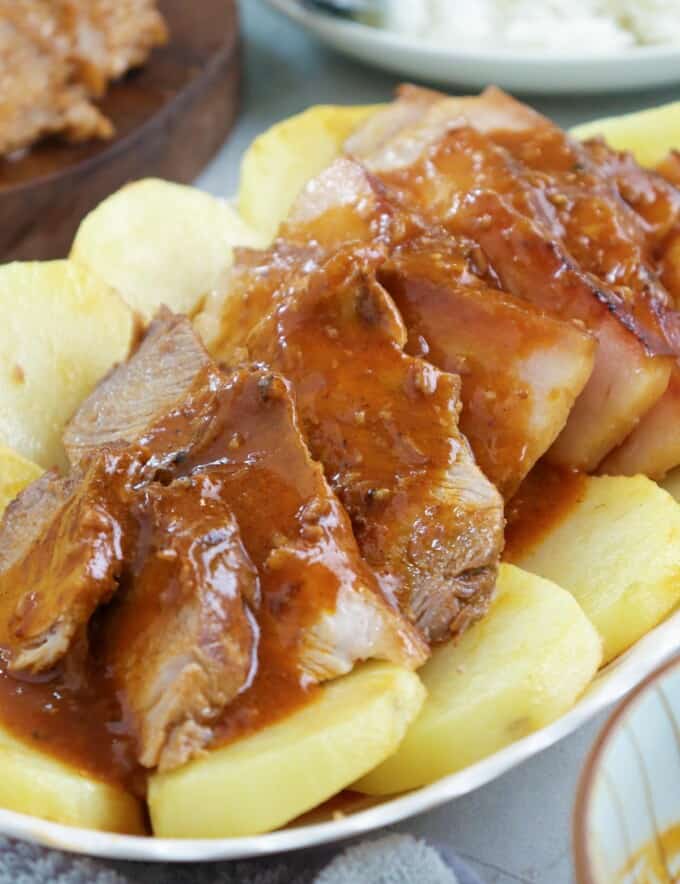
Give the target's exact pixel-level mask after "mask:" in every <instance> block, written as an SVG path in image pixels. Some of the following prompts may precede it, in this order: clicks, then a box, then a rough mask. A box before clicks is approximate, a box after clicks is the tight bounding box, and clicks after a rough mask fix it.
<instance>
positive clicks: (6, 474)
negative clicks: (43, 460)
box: [0, 445, 42, 517]
mask: <svg viewBox="0 0 680 884" xmlns="http://www.w3.org/2000/svg"><path fill="white" fill-rule="evenodd" d="M41 474H42V470H41V469H40V467H39V466H38V465H37V464H35V463H33V462H32V461H30V460H26V458H25V457H22V456H21V455H20V454H17V453H16V451H12V449H11V448H6V447H4V446H2V445H0V517H1V516H2V514H3V513H4V512H5V510H6V509H7V505H8V504H9V503H11V502H12V501H13V500H14V498H15V497H16V496H17V494H18V493H19V492H20V491H22V490H23V489H24V488H25V487H26V486H27V485H30V484H31V482H33V481H35V479H37V478H39V476H40V475H41Z"/></svg>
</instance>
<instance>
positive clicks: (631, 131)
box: [571, 101, 680, 167]
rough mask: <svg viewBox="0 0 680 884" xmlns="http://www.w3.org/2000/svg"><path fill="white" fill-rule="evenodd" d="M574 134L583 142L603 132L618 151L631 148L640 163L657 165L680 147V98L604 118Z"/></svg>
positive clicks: (578, 129) (584, 126) (573, 130)
mask: <svg viewBox="0 0 680 884" xmlns="http://www.w3.org/2000/svg"><path fill="white" fill-rule="evenodd" d="M571 134H572V135H573V136H574V137H575V138H579V139H580V140H581V141H585V140H586V139H587V138H595V137H596V136H598V135H601V136H602V137H603V138H605V139H606V141H607V142H608V143H609V144H610V145H611V146H612V147H614V148H616V149H617V150H629V151H631V153H632V154H633V156H634V157H635V159H636V160H637V161H638V163H640V165H641V166H650V167H651V166H656V165H657V164H658V163H660V162H661V160H662V159H663V158H664V157H665V156H666V154H667V153H668V152H669V151H670V150H674V149H675V148H677V147H680V101H674V102H673V103H672V104H663V105H661V106H660V107H653V108H649V109H648V110H643V111H638V112H637V113H634V114H623V115H621V116H618V117H605V118H604V119H602V120H593V121H592V122H590V123H584V124H583V125H581V126H575V127H574V128H573V129H572V130H571Z"/></svg>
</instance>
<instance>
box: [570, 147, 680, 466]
mask: <svg viewBox="0 0 680 884" xmlns="http://www.w3.org/2000/svg"><path fill="white" fill-rule="evenodd" d="M584 150H586V151H587V153H588V156H589V158H590V160H591V162H593V163H594V164H595V165H596V167H597V168H598V170H599V171H600V174H602V175H603V176H605V177H606V178H607V179H608V180H610V181H613V182H615V184H616V186H617V188H618V190H619V193H620V194H621V197H622V198H623V199H624V200H625V201H626V202H627V203H628V205H630V206H631V208H633V209H634V210H635V212H636V213H637V214H638V215H639V217H640V218H641V219H642V222H643V224H644V230H645V234H646V241H647V246H648V251H649V254H650V258H651V260H652V261H653V262H654V264H655V265H656V269H657V271H658V272H659V273H660V274H661V279H662V281H663V283H664V285H665V286H666V288H667V289H668V291H669V292H670V295H671V296H672V298H673V300H674V304H675V306H676V308H678V307H680V190H678V187H677V185H678V184H680V164H679V163H678V160H677V157H676V156H675V155H674V154H671V156H670V157H668V158H667V159H666V160H665V161H664V162H663V163H662V164H661V166H660V167H659V170H658V172H655V171H653V170H649V169H643V168H642V167H640V166H639V165H638V164H637V163H636V162H635V160H634V159H633V157H632V156H631V155H630V154H628V153H624V152H619V151H614V150H612V149H611V148H610V147H608V146H607V145H606V144H605V143H604V142H603V141H601V140H599V139H597V140H593V141H590V142H587V143H586V144H585V145H584ZM659 173H661V174H659ZM671 333H672V334H673V337H674V340H676V341H677V339H678V335H677V329H672V330H671ZM678 464H680V364H679V363H678V362H677V361H676V363H675V364H674V366H673V370H672V373H671V378H670V382H669V384H668V387H667V389H666V392H665V393H664V395H663V396H662V397H661V399H659V401H658V402H656V403H655V405H654V406H653V407H652V408H651V409H650V410H649V411H648V412H647V413H646V414H645V416H644V418H643V419H642V420H641V421H640V423H639V424H638V426H637V427H636V428H635V429H634V430H633V432H632V433H631V434H630V435H629V436H628V437H627V438H626V440H625V441H624V442H623V443H622V444H621V445H620V446H619V447H618V448H616V449H615V450H614V451H612V452H611V453H610V454H609V456H608V457H607V458H605V460H604V461H603V462H602V463H601V464H600V472H602V473H610V474H614V475H616V474H620V473H623V474H626V475H635V474H636V473H645V474H646V475H648V476H651V477H652V478H655V479H661V478H663V476H664V475H665V474H666V473H667V472H668V471H669V470H672V469H673V468H674V467H676V466H677V465H678Z"/></svg>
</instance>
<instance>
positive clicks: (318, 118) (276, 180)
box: [238, 104, 380, 242]
mask: <svg viewBox="0 0 680 884" xmlns="http://www.w3.org/2000/svg"><path fill="white" fill-rule="evenodd" d="M379 108H380V105H365V106H357V107H342V106H340V105H323V104H322V105H316V106H315V107H310V108H309V109H308V110H306V111H304V112H303V113H301V114H297V115H296V116H294V117H289V118H288V119H286V120H283V121H282V122H280V123H277V124H276V125H275V126H272V127H271V128H270V129H267V131H266V132H263V133H262V135H260V136H258V137H257V138H256V139H255V140H254V141H253V143H252V144H251V145H250V147H249V148H248V150H247V151H246V153H245V154H244V156H243V160H242V161H241V180H240V184H239V193H238V208H239V212H240V213H241V217H242V218H243V219H244V220H245V221H246V223H248V224H250V226H251V227H252V228H254V229H255V230H257V231H259V232H260V233H262V234H263V235H264V236H265V238H266V239H267V241H268V242H269V241H271V240H272V239H273V237H274V235H275V234H276V231H277V229H278V227H279V224H280V223H281V221H283V219H284V218H285V217H286V216H287V215H288V210H289V209H290V207H291V206H292V205H293V201H294V200H295V197H296V196H297V195H298V193H299V192H300V190H301V189H302V187H303V185H305V184H306V183H307V181H309V179H310V178H314V176H315V175H318V174H319V172H321V171H322V170H323V169H325V168H326V166H327V165H328V164H329V163H330V162H332V160H334V159H335V157H336V156H337V155H338V154H339V153H340V150H341V148H342V145H343V144H344V142H345V141H346V140H347V138H348V137H349V135H350V134H351V133H352V132H353V131H354V130H355V129H356V128H357V126H359V125H360V124H361V123H363V121H364V120H365V119H366V118H367V117H369V116H370V115H371V114H373V113H375V112H376V110H378V109H379Z"/></svg>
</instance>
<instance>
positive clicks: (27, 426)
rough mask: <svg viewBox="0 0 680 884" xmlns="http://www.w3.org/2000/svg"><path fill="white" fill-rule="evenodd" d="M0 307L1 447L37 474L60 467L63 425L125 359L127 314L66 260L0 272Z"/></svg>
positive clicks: (130, 333) (129, 336) (129, 330)
mask: <svg viewBox="0 0 680 884" xmlns="http://www.w3.org/2000/svg"><path fill="white" fill-rule="evenodd" d="M0 307H1V308H2V313H3V316H4V320H3V322H2V326H1V327H0V366H1V368H0V443H4V444H5V445H8V446H9V447H11V448H13V449H14V450H15V451H16V452H18V453H19V454H21V455H23V456H24V457H27V458H29V459H30V460H33V461H35V462H36V463H38V464H40V466H43V467H51V466H53V465H55V464H64V463H65V454H64V449H63V446H62V443H61V434H62V431H63V429H64V425H65V423H66V421H67V420H68V419H69V418H70V417H71V415H72V414H73V412H74V411H75V409H76V408H77V406H78V405H79V404H80V402H81V401H82V399H84V398H85V396H86V395H87V394H88V393H89V392H90V390H91V389H92V388H93V387H94V385H95V384H96V383H97V381H99V379H100V378H101V377H102V375H104V374H105V373H106V372H107V371H108V370H109V369H110V368H111V366H112V365H113V364H114V363H115V362H118V361H119V360H121V359H125V357H126V356H127V353H128V350H129V348H130V344H131V342H132V340H133V337H134V332H135V322H134V317H133V314H132V312H131V311H130V309H129V308H128V307H127V306H126V305H125V304H124V303H123V301H121V299H120V298H119V297H118V295H117V294H116V293H115V292H114V291H112V290H111V289H110V288H109V287H108V286H107V285H106V284H105V283H104V282H102V281H101V279H99V278H98V277H96V276H94V275H93V274H91V273H90V272H89V271H87V270H86V269H85V268H83V267H81V266H79V265H78V264H74V263H73V262H71V261H49V262H44V263H39V262H35V263H14V264H5V265H3V266H0Z"/></svg>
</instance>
